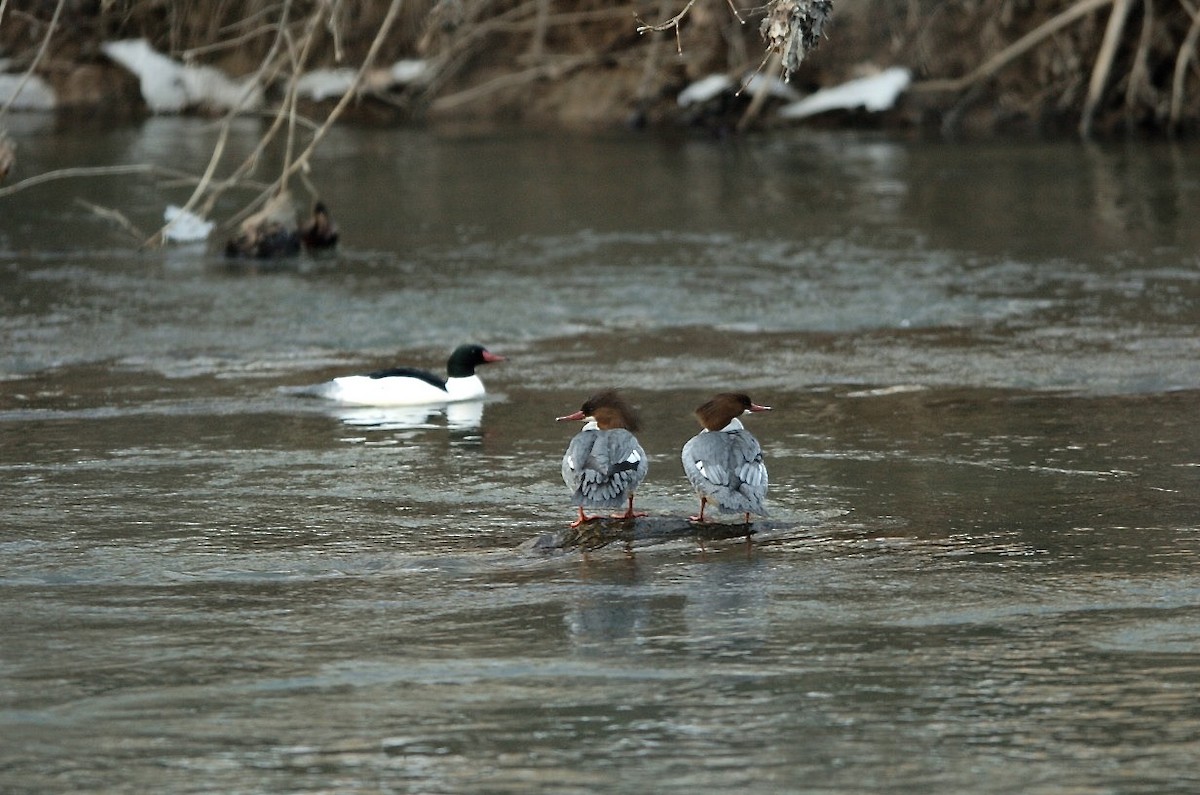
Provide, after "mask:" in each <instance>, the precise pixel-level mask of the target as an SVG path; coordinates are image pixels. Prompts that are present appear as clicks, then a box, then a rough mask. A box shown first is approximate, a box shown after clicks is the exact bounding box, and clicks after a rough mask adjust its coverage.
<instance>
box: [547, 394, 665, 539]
mask: <svg viewBox="0 0 1200 795" xmlns="http://www.w3.org/2000/svg"><path fill="white" fill-rule="evenodd" d="M557 419H558V421H559V422H562V421H563V420H586V421H587V425H584V426H583V430H582V431H580V432H579V433H577V434H575V438H573V439H571V443H570V444H568V445H567V452H566V454H565V455H563V460H562V477H563V482H564V483H566V484H567V488H569V489H571V491H572V492H573V494H572V503H573V504H574V505H576V506H578V508H579V518H578V519H576V520H575V521H574V522H571V525H570V526H571V527H578V526H579V525H581V524H583V523H584V522H590V521H591V520H593V519H598V518H599V517H597V516H588V515H587V514H586V513H584V508H619V507H621V506H622V505H625V506H626V508H625V513H623V514H613V518H615V519H632V518H634V517H635V516H645V515H646V514H645V513H635V512H634V510H633V493H634V491H635V490H636V489H637V487H638V486H639V485H640V484H641V482H642V481H643V480H645V479H646V470H647V469H648V468H649V465H650V463H649V461H647V460H646V451H645V450H643V449H642V446H641V445H640V444H638V440H637V437H636V436H634V435H633V434H634V433H635V432H636V431H637V429H638V418H637V413H636V412H634V410H633V408H632V407H631V406H630V405H629V404H628V403H626V402H625V401H624V400H623V399H622V398H621V396H620V395H618V394H617V393H616V392H615V391H614V390H611V389H606V390H604V391H602V392H597V393H596V394H594V395H592V396H591V397H590V398H588V399H587V400H586V401H585V402H584V404H583V407H582V408H581V409H580V410H579V411H577V412H575V413H574V414H568V415H566V416H565V417H558V418H557Z"/></svg>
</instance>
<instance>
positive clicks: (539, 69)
mask: <svg viewBox="0 0 1200 795" xmlns="http://www.w3.org/2000/svg"><path fill="white" fill-rule="evenodd" d="M601 58H602V56H600V55H592V54H589V55H579V56H575V57H573V58H566V59H563V60H562V61H559V62H557V63H547V64H540V65H538V66H534V67H530V68H529V69H525V70H523V71H521V72H509V73H506V74H503V75H500V76H499V77H496V78H494V79H492V80H489V81H488V82H486V83H483V84H481V85H477V86H471V87H470V88H468V89H464V90H463V91H459V92H458V93H457V94H451V95H449V96H446V97H441V98H439V99H437V100H435V101H434V103H433V109H434V110H450V109H451V108H457V107H459V106H460V105H467V104H470V103H471V102H477V101H478V100H480V99H483V98H484V97H486V96H488V95H490V94H494V93H495V92H497V91H501V90H503V89H506V88H512V87H514V86H519V85H524V84H526V83H532V82H534V81H536V80H541V79H543V78H546V77H552V76H555V75H559V74H563V73H566V72H571V71H574V70H575V69H578V68H579V67H581V66H585V65H587V64H589V63H595V62H596V61H598V60H600V59H601Z"/></svg>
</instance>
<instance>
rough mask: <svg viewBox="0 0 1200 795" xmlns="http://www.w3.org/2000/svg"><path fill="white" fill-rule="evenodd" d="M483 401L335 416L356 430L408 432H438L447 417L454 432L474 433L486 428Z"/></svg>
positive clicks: (345, 409)
mask: <svg viewBox="0 0 1200 795" xmlns="http://www.w3.org/2000/svg"><path fill="white" fill-rule="evenodd" d="M483 403H484V402H483V401H482V400H470V401H464V402H461V403H447V404H446V405H444V406H436V405H434V406H428V405H427V406H342V407H339V408H337V409H336V410H334V411H333V412H331V413H332V414H333V416H335V417H337V418H338V419H339V420H341V421H342V422H344V423H345V424H346V425H349V426H351V427H354V428H369V429H373V430H380V431H406V430H414V429H421V428H439V427H441V424H440V423H438V422H436V421H435V420H436V419H437V418H439V417H442V416H444V417H445V418H446V428H448V429H449V430H452V431H474V430H478V429H479V428H480V426H481V425H482V424H483Z"/></svg>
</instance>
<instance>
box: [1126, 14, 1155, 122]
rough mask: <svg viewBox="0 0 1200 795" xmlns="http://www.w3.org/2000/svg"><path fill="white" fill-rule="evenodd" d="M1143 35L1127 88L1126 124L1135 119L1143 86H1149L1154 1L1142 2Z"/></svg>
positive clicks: (1134, 57)
mask: <svg viewBox="0 0 1200 795" xmlns="http://www.w3.org/2000/svg"><path fill="white" fill-rule="evenodd" d="M1142 7H1143V8H1144V9H1145V10H1143V11H1142V33H1141V35H1140V36H1139V37H1138V46H1137V53H1136V54H1135V55H1134V56H1133V66H1132V67H1130V69H1129V83H1128V84H1126V86H1125V123H1126V124H1129V123H1130V122H1131V121H1132V119H1133V107H1134V105H1135V104H1136V103H1137V95H1138V92H1139V91H1140V90H1141V88H1142V86H1143V85H1148V84H1149V79H1148V75H1149V70H1150V67H1149V53H1150V42H1151V40H1152V39H1153V37H1154V0H1142Z"/></svg>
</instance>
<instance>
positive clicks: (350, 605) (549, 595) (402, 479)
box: [0, 119, 1200, 793]
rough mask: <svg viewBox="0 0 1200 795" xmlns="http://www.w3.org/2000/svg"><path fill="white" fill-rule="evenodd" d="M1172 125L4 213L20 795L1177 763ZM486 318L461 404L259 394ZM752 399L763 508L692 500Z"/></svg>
mask: <svg viewBox="0 0 1200 795" xmlns="http://www.w3.org/2000/svg"><path fill="white" fill-rule="evenodd" d="M255 132H256V130H255V128H254V127H253V125H250V124H248V125H247V126H246V127H245V128H243V129H241V130H239V131H238V135H237V136H235V140H234V141H233V142H232V146H233V148H235V149H237V150H240V151H243V152H244V151H247V150H248V149H249V148H250V147H251V146H252V145H253V143H254V134H255ZM15 134H16V135H17V136H18V137H19V141H18V142H19V145H20V147H21V148H20V150H19V151H20V155H21V164H22V168H23V169H27V170H28V172H30V173H32V172H36V171H41V170H45V169H50V168H55V167H64V166H70V165H85V164H86V165H95V164H101V163H130V162H155V163H159V164H162V165H170V166H174V167H180V168H187V169H190V170H194V171H199V170H201V169H202V168H203V165H204V162H205V158H206V156H207V153H208V151H209V149H210V148H211V146H212V145H213V142H214V140H215V134H214V132H213V130H212V128H211V127H209V126H207V125H205V124H204V123H203V122H198V121H188V120H157V119H156V120H152V121H149V122H146V123H145V124H143V125H141V126H138V127H129V128H123V129H117V130H113V131H105V132H97V131H89V132H79V131H72V130H59V129H56V128H54V127H53V126H49V125H47V126H43V127H37V128H33V129H30V130H27V131H25V132H24V133H22V132H21V131H19V130H18V131H15ZM1197 155H1200V151H1198V150H1197V149H1196V147H1195V146H1184V145H1180V146H1168V145H1150V144H1139V145H1128V146H1117V147H1111V148H1089V147H1083V146H1079V145H1074V144H1025V143H1023V144H1010V145H1000V144H975V145H944V144H938V145H927V144H907V143H899V142H892V141H888V140H886V139H881V138H876V137H872V136H862V135H857V136H851V135H837V134H819V135H814V134H806V135H796V136H782V137H773V138H769V139H767V138H764V139H757V138H748V139H745V140H741V141H733V142H714V141H708V140H693V139H681V140H656V139H646V138H640V137H637V136H632V135H630V136H626V135H609V136H596V137H584V136H570V135H555V134H543V133H536V132H528V131H526V132H503V131H499V132H497V131H491V132H486V133H472V132H459V133H445V132H443V133H435V132H430V131H421V130H363V129H354V128H347V129H341V130H337V131H335V132H334V133H333V136H332V137H331V138H330V139H329V141H328V143H327V145H326V147H325V148H324V149H323V150H322V154H321V157H320V158H319V159H318V160H317V162H316V163H315V168H314V177H315V179H316V180H317V182H318V183H319V184H320V185H321V188H322V190H323V191H324V193H323V198H325V200H326V201H327V202H328V203H329V205H330V206H331V208H332V209H333V212H334V213H335V215H336V216H337V217H338V219H339V222H340V224H341V226H342V232H343V245H342V246H341V248H340V250H339V251H338V252H337V253H336V254H333V255H331V256H324V257H318V258H308V257H306V258H302V259H300V260H296V261H293V262H291V263H287V264H283V265H275V266H270V267H256V266H252V265H247V264H245V263H234V264H231V263H228V262H226V261H224V260H222V259H220V258H217V257H213V256H209V255H206V254H205V253H204V251H203V250H202V249H197V248H194V247H192V248H189V247H175V248H172V249H168V250H166V251H161V252H158V251H154V252H136V251H134V250H133V249H132V248H131V247H130V246H129V244H128V242H127V241H124V240H122V239H121V238H119V237H118V236H117V235H116V234H115V233H114V232H113V230H112V227H111V225H110V224H109V223H108V222H107V221H105V220H103V219H101V218H99V217H98V216H96V215H95V214H94V213H92V212H91V211H90V210H88V209H86V208H84V207H82V206H80V205H79V204H77V203H75V202H74V198H75V197H76V196H79V197H82V198H84V199H86V200H88V201H90V202H93V203H96V204H100V205H105V206H112V207H117V208H119V209H121V210H122V211H123V212H124V213H126V214H127V215H128V216H129V217H130V219H131V220H132V221H133V222H134V223H137V224H138V225H139V226H142V227H144V228H147V229H149V228H153V226H154V224H155V222H156V221H157V219H158V218H159V217H160V215H161V212H162V210H163V207H164V206H165V205H166V204H167V203H168V202H176V203H178V202H180V201H182V200H183V199H184V198H185V197H186V189H185V188H171V187H162V186H153V185H150V184H148V183H146V182H141V181H137V180H133V179H128V178H118V179H110V180H106V181H91V182H79V181H75V182H69V183H55V184H52V185H46V186H43V187H39V188H36V189H32V190H30V191H26V192H24V193H22V194H20V195H18V196H16V197H12V198H9V199H7V200H3V201H2V202H0V213H2V219H3V220H2V221H0V374H2V380H0V505H2V506H3V523H2V524H0V620H2V621H3V627H4V630H3V640H2V642H0V790H3V791H4V792H6V793H26V792H28V793H33V792H38V793H44V792H82V791H103V792H131V793H132V792H148V791H154V792H242V793H254V792H291V793H300V792H414V793H461V792H478V793H485V792H486V793H500V792H545V793H551V792H553V793H597V792H666V793H670V792H689V793H694V792H726V791H732V790H735V789H736V790H740V791H743V792H754V793H759V792H763V793H765V792H847V793H861V792H888V793H895V792H921V793H929V792H947V793H950V792H955V793H958V792H1027V793H1039V792H1044V793H1050V792H1055V793H1057V792H1072V793H1109V792H1122V793H1139V792H1145V793H1149V792H1193V791H1195V790H1196V788H1197V786H1200V768H1197V765H1196V760H1197V759H1198V758H1200V702H1198V701H1197V699H1196V695H1195V687H1196V683H1197V682H1198V681H1200V574H1198V568H1197V564H1196V560H1195V558H1196V554H1197V551H1198V548H1200V523H1198V508H1200V500H1198V499H1197V488H1196V485H1197V475H1198V473H1200V469H1198V468H1200V435H1198V433H1197V430H1196V427H1197V426H1196V417H1197V415H1198V409H1200V341H1198V338H1197V328H1198V327H1200V304H1198V299H1200V224H1198V223H1197V222H1196V219H1197V218H1200V158H1198V157H1197ZM233 207H234V204H233V202H232V200H231V201H230V204H229V207H228V208H227V209H228V210H231V209H232V208H233ZM466 341H478V342H482V343H483V344H485V345H487V346H488V347H489V348H490V349H491V350H493V351H496V352H499V353H502V354H505V355H506V356H508V361H507V362H505V363H503V364H494V365H488V366H487V367H486V368H484V369H482V370H481V371H480V372H481V375H482V377H483V379H484V380H485V382H486V383H487V385H488V389H489V396H488V399H487V400H486V401H485V402H484V403H483V404H480V405H473V406H465V407H458V408H457V409H454V410H449V411H447V410H444V409H434V410H431V411H429V412H424V411H418V412H413V411H397V410H382V409H369V408H365V409H364V408H359V409H348V408H338V407H336V406H330V405H327V404H325V403H322V402H320V401H316V400H311V399H309V400H306V399H302V398H299V397H295V396H293V395H291V394H287V393H286V392H285V391H283V388H285V387H292V386H297V385H304V384H312V383H317V382H319V381H322V380H325V379H327V378H329V377H332V376H335V375H341V374H347V373H354V372H365V371H368V370H372V369H375V368H378V367H383V366H389V365H393V364H412V365H418V366H423V367H428V368H430V369H435V370H440V369H441V368H442V366H443V364H444V361H445V358H446V356H447V355H448V353H449V351H450V350H451V349H452V348H453V347H454V346H455V345H457V344H458V343H460V342H466ZM607 385H618V386H621V387H622V388H623V389H624V391H625V393H626V394H627V395H628V396H629V397H630V398H631V399H632V400H633V401H634V402H635V403H636V404H638V405H639V406H640V408H641V411H642V414H643V420H644V425H645V430H644V431H643V432H642V433H641V434H640V438H641V440H642V444H643V445H644V447H645V448H646V450H647V452H648V454H649V455H650V457H651V465H650V474H649V478H648V479H647V481H646V483H645V485H644V486H643V488H642V490H641V492H640V495H639V499H638V502H639V507H641V508H642V509H644V510H646V511H648V512H649V513H650V516H648V517H647V518H645V519H640V520H637V521H635V522H633V523H631V524H629V525H622V524H620V523H611V524H605V525H601V526H598V527H594V528H590V529H589V530H588V532H587V533H584V534H582V535H576V534H571V533H567V532H565V528H566V524H567V522H568V521H569V520H570V518H571V516H572V512H571V508H570V506H569V504H568V502H567V493H566V490H565V489H564V487H563V485H562V482H561V480H560V478H559V472H558V469H559V457H560V456H561V454H562V451H563V449H564V448H565V445H566V442H567V439H568V438H569V435H570V434H571V433H572V432H573V431H574V430H575V428H574V427H570V428H568V427H565V426H564V425H563V424H556V423H555V422H554V417H555V416H558V415H561V414H565V413H568V412H570V411H573V410H574V409H576V408H577V407H578V406H579V404H580V403H581V402H582V400H583V398H584V397H586V396H587V394H588V393H589V392H591V391H594V390H595V389H596V388H598V387H602V386H607ZM729 388H737V389H740V390H744V391H748V392H749V393H750V394H751V396H752V397H754V399H755V400H757V401H759V402H763V403H767V404H769V405H772V406H773V407H774V410H773V411H772V412H770V413H769V414H760V415H755V416H753V417H749V418H746V422H747V425H748V427H750V428H751V430H752V431H754V432H755V433H756V434H757V435H758V437H759V439H760V440H761V442H762V444H763V447H764V450H765V454H766V460H767V464H768V467H769V469H770V473H771V491H770V494H769V503H770V507H771V510H772V515H771V517H770V518H768V519H765V520H762V521H759V522H757V523H756V524H755V525H754V527H753V529H754V530H755V533H754V535H753V536H752V538H751V541H750V542H749V543H747V541H746V540H745V538H744V533H743V531H742V529H741V528H738V527H736V526H729V527H725V528H720V527H705V528H694V527H691V526H689V525H688V523H687V522H686V516H687V515H688V514H689V513H692V512H694V511H695V509H696V507H697V505H696V501H695V498H694V497H693V495H692V494H690V492H689V489H688V486H687V484H686V481H685V479H684V477H683V472H682V468H681V467H680V464H679V458H678V451H679V448H680V447H681V446H682V444H683V442H684V441H685V440H686V439H687V438H688V437H689V436H690V435H691V434H692V433H694V432H695V430H696V424H695V421H694V419H693V418H692V417H691V416H690V414H689V412H690V411H691V409H692V408H693V407H695V406H696V405H698V404H699V403H700V402H702V401H703V400H704V399H706V398H707V397H708V396H709V395H710V394H711V393H713V392H715V391H718V390H723V389H729Z"/></svg>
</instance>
